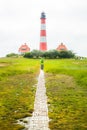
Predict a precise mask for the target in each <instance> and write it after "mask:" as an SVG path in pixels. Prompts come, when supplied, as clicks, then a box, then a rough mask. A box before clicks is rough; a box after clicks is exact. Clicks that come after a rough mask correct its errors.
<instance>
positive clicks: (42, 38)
mask: <svg viewBox="0 0 87 130" xmlns="http://www.w3.org/2000/svg"><path fill="white" fill-rule="evenodd" d="M40 19H41V30H40V51H46V50H47V41H46V21H45V20H46V16H45V13H44V12H42V13H41V18H40Z"/></svg>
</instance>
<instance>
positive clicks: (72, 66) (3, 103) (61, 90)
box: [0, 58, 87, 130]
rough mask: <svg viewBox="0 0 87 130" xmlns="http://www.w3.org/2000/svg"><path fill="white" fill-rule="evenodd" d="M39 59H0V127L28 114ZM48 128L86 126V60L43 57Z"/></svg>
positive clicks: (85, 129) (80, 129)
mask: <svg viewBox="0 0 87 130" xmlns="http://www.w3.org/2000/svg"><path fill="white" fill-rule="evenodd" d="M39 70H40V61H39V60H37V59H25V58H1V59H0V130H21V129H23V127H22V126H20V125H18V124H17V119H21V118H23V117H27V116H31V115H32V112H33V108H34V99H35V92H36V84H37V76H38V74H39ZM44 71H45V80H46V89H47V96H48V106H49V113H48V114H49V118H50V122H49V127H50V130H87V60H74V59H72V60H70V59H69V60H68V59H66V60H64V59H61V60H59V59H57V60H45V65H44Z"/></svg>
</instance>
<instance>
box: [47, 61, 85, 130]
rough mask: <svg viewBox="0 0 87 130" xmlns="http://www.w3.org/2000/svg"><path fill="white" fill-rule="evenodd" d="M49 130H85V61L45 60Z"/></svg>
mask: <svg viewBox="0 0 87 130" xmlns="http://www.w3.org/2000/svg"><path fill="white" fill-rule="evenodd" d="M45 71H46V72H47V73H46V87H47V96H48V104H49V118H50V122H49V127H50V129H51V130H86V129H87V60H47V61H46V62H45Z"/></svg>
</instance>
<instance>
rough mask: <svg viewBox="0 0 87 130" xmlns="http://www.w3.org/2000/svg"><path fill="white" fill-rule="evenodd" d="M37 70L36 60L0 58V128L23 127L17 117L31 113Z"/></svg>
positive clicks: (12, 128)
mask: <svg viewBox="0 0 87 130" xmlns="http://www.w3.org/2000/svg"><path fill="white" fill-rule="evenodd" d="M38 72H39V62H38V60H32V59H24V58H2V59H0V130H20V129H23V126H20V125H18V124H17V119H20V118H23V117H27V116H31V115H32V112H33V109H34V98H35V91H36V87H35V84H36V83H37V79H36V77H37V74H38Z"/></svg>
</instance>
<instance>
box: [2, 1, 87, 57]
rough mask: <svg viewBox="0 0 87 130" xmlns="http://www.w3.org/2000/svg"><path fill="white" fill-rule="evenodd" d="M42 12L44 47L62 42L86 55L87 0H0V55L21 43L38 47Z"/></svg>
mask: <svg viewBox="0 0 87 130" xmlns="http://www.w3.org/2000/svg"><path fill="white" fill-rule="evenodd" d="M43 11H44V12H45V13H46V30H47V46H48V49H56V48H57V47H58V45H59V44H60V43H61V42H63V43H64V44H65V45H66V46H67V48H68V49H69V50H72V51H73V52H75V53H76V54H77V55H80V56H86V57H87V0H0V57H2V56H5V55H6V54H8V53H11V52H14V53H18V48H19V47H20V46H21V45H22V44H24V43H27V44H28V46H29V47H30V48H31V50H33V49H39V43H40V27H41V25H40V16H41V12H43Z"/></svg>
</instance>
